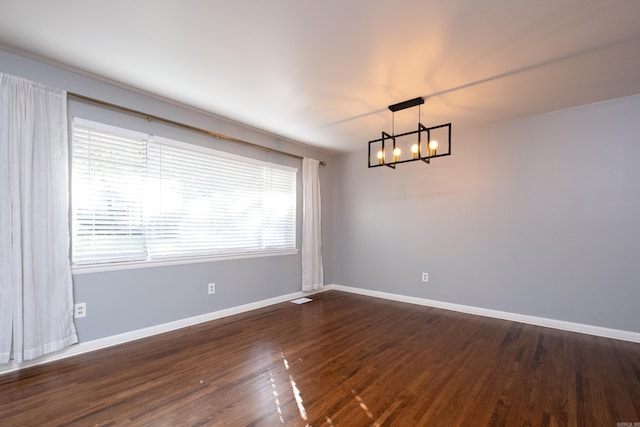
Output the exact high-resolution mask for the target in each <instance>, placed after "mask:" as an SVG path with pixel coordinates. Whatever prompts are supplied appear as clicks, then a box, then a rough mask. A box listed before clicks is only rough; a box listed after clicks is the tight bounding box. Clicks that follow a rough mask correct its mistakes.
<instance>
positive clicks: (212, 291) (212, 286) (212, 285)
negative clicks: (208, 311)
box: [207, 283, 216, 294]
mask: <svg viewBox="0 0 640 427" xmlns="http://www.w3.org/2000/svg"><path fill="white" fill-rule="evenodd" d="M207 292H208V293H209V294H215V293H216V284H215V283H209V287H208V288H207Z"/></svg>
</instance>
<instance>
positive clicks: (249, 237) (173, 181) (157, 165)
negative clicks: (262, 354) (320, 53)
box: [72, 118, 297, 265]
mask: <svg viewBox="0 0 640 427" xmlns="http://www.w3.org/2000/svg"><path fill="white" fill-rule="evenodd" d="M72 152H73V155H72V157H73V159H72V160H73V162H72V165H73V166H72V167H73V170H72V210H73V240H72V260H73V263H74V265H88V264H104V263H117V262H131V261H154V260H169V259H180V258H191V257H209V256H227V255H241V254H258V253H264V252H274V251H286V250H294V249H295V244H296V174H297V169H295V168H289V167H286V166H281V165H275V164H270V163H265V162H260V161H257V160H253V159H249V158H244V157H240V156H235V155H231V154H228V153H222V152H218V151H215V150H211V149H207V148H203V147H199V146H195V145H189V144H184V143H181V142H178V141H172V140H167V139H164V138H158V137H151V136H149V135H145V134H141V133H135V132H132V131H128V130H125V129H118V128H113V127H110V126H106V125H101V124H98V123H94V122H89V121H86V120H82V119H77V118H76V119H74V123H73V150H72Z"/></svg>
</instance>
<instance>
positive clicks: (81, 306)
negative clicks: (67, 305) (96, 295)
mask: <svg viewBox="0 0 640 427" xmlns="http://www.w3.org/2000/svg"><path fill="white" fill-rule="evenodd" d="M86 315H87V303H86V302H80V303H78V304H76V305H75V306H74V311H73V317H74V318H76V319H77V318H79V317H85V316H86Z"/></svg>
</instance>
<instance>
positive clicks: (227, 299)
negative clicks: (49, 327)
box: [0, 50, 332, 342]
mask: <svg viewBox="0 0 640 427" xmlns="http://www.w3.org/2000/svg"><path fill="white" fill-rule="evenodd" d="M0 72H4V73H8V74H13V75H16V76H20V77H24V78H28V79H31V80H34V81H38V82H42V83H45V84H48V85H51V86H54V87H58V88H61V89H65V90H68V91H70V92H76V93H79V94H82V95H85V96H89V97H93V98H97V99H100V100H103V101H106V102H110V103H113V104H116V105H121V106H124V107H128V108H131V109H134V110H139V111H143V112H145V113H148V114H152V115H156V116H159V117H165V118H168V119H171V120H175V121H178V122H182V123H186V124H190V125H192V126H196V127H201V128H204V129H208V130H211V131H215V132H219V133H222V134H226V135H229V136H233V137H236V138H240V139H244V140H247V141H250V142H253V143H256V144H260V145H263V146H266V147H270V148H276V149H279V150H283V151H286V152H290V153H293V154H297V155H301V156H308V157H314V158H317V159H319V160H326V161H328V165H327V166H325V167H322V168H321V170H320V174H321V186H322V195H323V198H324V200H323V211H324V212H323V217H324V218H325V222H326V224H327V226H326V227H325V230H324V232H323V238H324V241H325V253H327V254H328V248H329V247H330V237H331V236H330V235H329V233H328V230H329V229H330V224H331V222H330V216H329V212H330V209H331V205H330V202H331V172H330V170H331V168H332V159H331V153H327V152H323V151H321V150H317V149H314V148H312V147H309V146H305V145H303V144H300V143H297V142H294V141H288V140H284V139H282V138H278V137H276V136H273V135H270V134H267V133H263V132H260V131H257V130H255V129H251V128H247V127H244V126H241V125H239V124H236V123H232V122H229V121H226V120H224V119H221V118H217V117H213V116H211V115H207V114H203V113H202V112H198V111H195V110H192V109H187V108H184V107H182V106H179V105H176V104H173V103H169V102H166V101H163V100H160V99H157V98H153V97H151V96H147V95H144V94H141V93H136V92H134V91H131V90H127V89H125V88H122V87H117V86H113V85H111V84H108V83H106V82H102V81H99V80H96V79H94V78H92V77H90V76H86V75H81V74H78V73H75V72H72V71H69V70H65V69H62V68H60V67H57V66H53V65H50V64H45V63H42V62H38V61H34V60H32V59H28V58H25V57H22V56H19V55H15V54H13V53H10V52H5V51H2V50H0ZM69 114H70V115H71V116H79V117H83V118H86V119H91V120H97V121H102V122H105V123H110V124H113V125H117V126H122V127H128V128H130V129H136V130H140V131H145V132H150V133H152V134H155V135H161V136H165V137H169V138H175V139H179V140H182V141H186V142H190V143H194V144H200V145H205V146H211V147H213V148H215V149H218V150H223V151H228V152H233V153H236V154H241V155H245V156H250V157H254V158H258V159H262V160H267V161H273V162H276V163H281V164H287V165H290V166H295V167H298V168H300V170H299V174H298V175H299V182H298V183H299V185H298V189H299V194H298V233H297V234H298V248H299V247H300V240H301V231H300V223H301V218H302V209H301V200H302V198H301V181H300V177H301V161H300V160H299V159H295V158H291V157H288V156H283V155H279V154H273V153H264V152H263V151H262V150H256V149H254V148H249V147H245V146H241V145H238V144H234V143H229V142H225V141H221V140H216V139H214V138H211V137H208V136H205V135H202V134H199V133H196V132H192V131H186V130H184V129H183V128H180V127H172V126H169V125H163V124H162V123H158V122H152V123H149V122H147V121H146V120H145V119H144V118H140V117H132V116H130V115H127V114H124V113H121V112H119V111H115V110H109V109H106V108H104V107H98V106H96V105H93V104H87V103H85V102H79V101H74V100H73V99H70V101H69ZM300 264H301V258H300V254H299V253H298V254H296V255H287V256H271V257H263V258H250V259H240V260H231V261H216V262H205V263H195V264H185V265H176V266H162V267H152V268H141V269H131V270H120V271H111V272H101V273H90V274H74V276H73V286H74V298H75V300H76V302H83V301H84V302H86V303H87V317H86V318H82V319H77V320H76V327H77V330H78V335H79V339H80V341H81V342H85V341H90V340H94V339H98V338H103V337H108V336H111V335H115V334H119V333H123V332H128V331H133V330H136V329H140V328H145V327H150V326H155V325H159V324H162V323H166V322H171V321H175V320H180V319H184V318H188V317H192V316H197V315H201V314H206V313H209V312H213V311H217V310H221V309H225V308H230V307H236V306H239V305H242V304H247V303H251V302H256V301H260V300H264V299H267V298H272V297H277V296H282V295H287V294H290V293H293V292H297V291H300V289H301V267H300ZM329 264H330V263H329V257H328V256H327V260H326V261H325V268H326V269H330V265H329ZM209 282H215V283H216V293H215V295H212V296H209V295H207V292H206V289H207V284H208V283H209Z"/></svg>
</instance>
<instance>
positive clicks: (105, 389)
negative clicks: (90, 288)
mask: <svg viewBox="0 0 640 427" xmlns="http://www.w3.org/2000/svg"><path fill="white" fill-rule="evenodd" d="M313 298H314V301H313V302H311V303H307V304H302V305H295V304H291V303H282V304H278V305H274V306H271V307H267V308H264V309H260V310H255V311H252V312H249V313H244V314H240V315H237V316H232V317H229V318H225V319H220V320H216V321H212V322H209V323H206V324H201V325H197V326H193V327H190V328H187V329H182V330H179V331H174V332H170V333H166V334H163V335H158V336H155V337H151V338H147V339H143V340H138V341H135V342H132V343H128V344H124V345H121V346H117V347H112V348H109V349H105V350H101V351H97V352H93V353H90V354H86V355H81V356H77V357H74V358H70V359H65V360H61V361H58V362H53V363H50V364H47V365H43V366H37V367H33V368H29V369H24V370H22V371H18V372H14V373H10V374H6V375H3V376H0V425H2V426H43V425H47V426H48V425H77V426H95V425H97V426H111V425H144V426H183V425H184V426H198V425H223V426H249V425H250V426H278V425H286V426H305V425H311V426H321V425H325V426H370V425H373V426H382V425H392V426H431V425H433V426H458V425H461V426H501V425H504V426H612V427H615V426H616V425H617V423H619V422H631V423H633V422H640V344H636V343H630V342H624V341H616V340H611V339H606V338H598V337H592V336H587V335H581V334H576V333H570V332H563V331H558V330H553V329H546V328H542V327H537V326H530V325H524V324H521V323H515V322H508V321H502V320H496V319H490V318H484V317H477V316H472V315H465V314H460V313H454V312H449V311H445V310H439V309H434V308H428V307H421V306H415V305H410V304H403V303H397V302H391V301H385V300H380V299H376V298H369V297H364V296H358V295H351V294H346V293H341V292H337V291H330V292H325V293H323V294H320V295H315V296H314V297H313Z"/></svg>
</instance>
